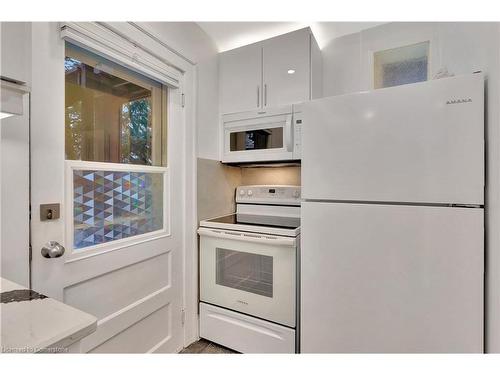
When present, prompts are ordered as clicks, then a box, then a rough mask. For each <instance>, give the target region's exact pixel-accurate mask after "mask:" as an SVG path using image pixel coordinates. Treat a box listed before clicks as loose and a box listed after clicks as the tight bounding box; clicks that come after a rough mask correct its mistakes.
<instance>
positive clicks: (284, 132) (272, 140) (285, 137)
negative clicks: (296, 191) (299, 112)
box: [222, 106, 294, 163]
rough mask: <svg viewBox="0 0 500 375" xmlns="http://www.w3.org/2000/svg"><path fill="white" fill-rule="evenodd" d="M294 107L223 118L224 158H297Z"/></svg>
mask: <svg viewBox="0 0 500 375" xmlns="http://www.w3.org/2000/svg"><path fill="white" fill-rule="evenodd" d="M292 118H293V116H292V107H291V106H286V107H280V108H276V109H273V110H265V111H262V112H257V111H251V112H243V113H234V114H230V115H225V116H223V117H222V121H223V127H224V131H223V133H224V139H223V145H224V147H223V154H222V161H223V162H225V163H235V162H259V161H276V160H291V159H293V158H294V153H293V151H294V142H293V131H292V130H293V129H292V127H293V122H292Z"/></svg>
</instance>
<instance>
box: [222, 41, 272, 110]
mask: <svg viewBox="0 0 500 375" xmlns="http://www.w3.org/2000/svg"><path fill="white" fill-rule="evenodd" d="M219 69H220V73H219V79H220V83H219V87H220V100H221V103H222V107H221V110H222V113H231V112H240V111H245V110H249V109H256V108H260V107H261V102H262V94H263V93H262V46H261V45H260V44H252V45H250V46H246V47H241V48H237V49H234V50H231V51H227V52H224V53H223V54H221V58H220V65H219Z"/></svg>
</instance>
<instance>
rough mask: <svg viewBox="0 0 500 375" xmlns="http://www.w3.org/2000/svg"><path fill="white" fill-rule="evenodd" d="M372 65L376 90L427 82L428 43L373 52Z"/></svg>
mask: <svg viewBox="0 0 500 375" xmlns="http://www.w3.org/2000/svg"><path fill="white" fill-rule="evenodd" d="M373 63H374V64H373V65H374V66H373V68H374V74H373V77H374V88H376V89H379V88H383V87H392V86H399V85H405V84H408V83H415V82H422V81H427V79H428V71H429V42H428V41H427V42H423V43H417V44H412V45H409V46H404V47H398V48H392V49H387V50H384V51H378V52H375V53H374V55H373Z"/></svg>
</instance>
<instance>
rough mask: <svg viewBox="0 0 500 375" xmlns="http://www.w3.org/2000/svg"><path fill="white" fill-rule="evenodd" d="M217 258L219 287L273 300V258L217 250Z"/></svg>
mask: <svg viewBox="0 0 500 375" xmlns="http://www.w3.org/2000/svg"><path fill="white" fill-rule="evenodd" d="M216 257H217V259H216V268H217V269H216V283H217V284H218V285H222V286H226V287H229V288H233V289H239V290H243V291H245V292H249V293H254V294H258V295H261V296H265V297H271V298H272V296H273V257H272V256H268V255H260V254H253V253H245V252H241V251H234V250H227V249H220V248H217V249H216Z"/></svg>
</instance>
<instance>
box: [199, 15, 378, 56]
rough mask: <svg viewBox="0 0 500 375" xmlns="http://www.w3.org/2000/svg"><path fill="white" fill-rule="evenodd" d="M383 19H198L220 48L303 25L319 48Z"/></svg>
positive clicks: (262, 37) (245, 43) (233, 46)
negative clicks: (209, 20)
mask: <svg viewBox="0 0 500 375" xmlns="http://www.w3.org/2000/svg"><path fill="white" fill-rule="evenodd" d="M382 23H383V22H309V23H308V22H198V25H200V27H201V28H202V29H203V30H204V31H205V32H206V33H207V34H208V35H209V36H210V37H211V38H212V39H213V40H214V42H215V44H216V45H217V48H218V50H219V52H223V51H227V50H230V49H233V48H237V47H241V46H244V45H247V44H251V43H255V42H258V41H260V40H264V39H268V38H272V37H273V36H276V35H280V34H284V33H287V32H290V31H293V30H297V29H300V28H303V27H306V26H309V27H311V30H312V31H313V33H314V37H315V38H316V40H317V41H318V44H319V46H320V48H323V47H324V46H325V45H326V44H327V43H328V42H329V41H330V40H332V39H334V38H338V37H339V36H342V35H347V34H352V33H356V32H359V31H361V30H365V29H368V28H370V27H374V26H377V25H380V24H382Z"/></svg>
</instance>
